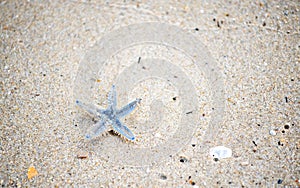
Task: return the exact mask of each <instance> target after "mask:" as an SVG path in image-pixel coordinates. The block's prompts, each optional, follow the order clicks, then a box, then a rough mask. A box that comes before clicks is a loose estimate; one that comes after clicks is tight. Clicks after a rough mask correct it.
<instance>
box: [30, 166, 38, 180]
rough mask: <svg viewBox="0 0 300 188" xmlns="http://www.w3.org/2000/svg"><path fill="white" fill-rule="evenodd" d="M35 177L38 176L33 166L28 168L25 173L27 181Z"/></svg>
mask: <svg viewBox="0 0 300 188" xmlns="http://www.w3.org/2000/svg"><path fill="white" fill-rule="evenodd" d="M36 175H38V172H37V171H36V169H35V168H34V167H33V166H31V167H29V168H28V172H27V177H28V179H31V178H33V177H34V176H36Z"/></svg>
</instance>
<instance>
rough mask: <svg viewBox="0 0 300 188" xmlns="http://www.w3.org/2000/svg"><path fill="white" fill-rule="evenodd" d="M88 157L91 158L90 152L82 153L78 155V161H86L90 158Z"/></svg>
mask: <svg viewBox="0 0 300 188" xmlns="http://www.w3.org/2000/svg"><path fill="white" fill-rule="evenodd" d="M88 156H89V154H88V152H85V151H80V152H78V154H77V158H78V159H86V158H88Z"/></svg>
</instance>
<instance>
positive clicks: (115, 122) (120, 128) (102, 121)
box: [76, 85, 141, 141]
mask: <svg viewBox="0 0 300 188" xmlns="http://www.w3.org/2000/svg"><path fill="white" fill-rule="evenodd" d="M140 102H141V99H136V100H134V101H132V102H131V103H129V104H127V105H126V106H124V107H123V108H121V109H117V96H116V88H115V86H114V85H113V86H112V88H111V91H110V92H109V94H108V107H107V108H106V109H101V108H98V107H96V106H94V105H91V104H89V105H87V104H84V103H82V102H81V101H79V100H76V104H77V105H78V106H80V107H81V108H82V109H84V110H86V111H87V112H89V113H90V114H92V115H94V116H96V117H97V118H98V119H99V121H98V122H96V123H95V124H94V125H93V126H91V127H90V128H89V129H88V131H87V134H86V135H85V138H86V139H92V138H95V137H96V136H98V135H100V134H101V133H103V132H104V131H105V130H107V129H108V128H107V125H108V124H110V125H112V127H113V130H114V131H116V132H118V133H119V134H121V135H123V136H125V137H126V138H127V139H129V140H132V141H134V140H135V136H134V134H133V133H132V132H131V131H130V129H129V128H128V127H126V125H124V124H123V123H122V122H121V121H120V118H122V117H124V116H126V115H128V114H129V113H131V112H132V111H133V110H134V109H135V107H136V106H137V104H139V103H140Z"/></svg>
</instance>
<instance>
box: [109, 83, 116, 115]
mask: <svg viewBox="0 0 300 188" xmlns="http://www.w3.org/2000/svg"><path fill="white" fill-rule="evenodd" d="M108 106H109V107H108V108H111V109H112V110H113V111H115V110H116V108H117V94H116V86H115V85H113V86H112V87H111V91H110V92H109V94H108Z"/></svg>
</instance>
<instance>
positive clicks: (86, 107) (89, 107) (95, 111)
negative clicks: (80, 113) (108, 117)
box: [76, 100, 104, 116]
mask: <svg viewBox="0 0 300 188" xmlns="http://www.w3.org/2000/svg"><path fill="white" fill-rule="evenodd" d="M76 104H77V105H78V106H79V107H80V108H82V109H84V110H85V111H87V112H89V113H90V114H92V115H95V116H99V115H100V114H102V113H103V112H104V110H103V109H99V108H97V107H96V106H94V105H91V104H89V105H87V104H84V103H83V102H81V101H79V100H76Z"/></svg>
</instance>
